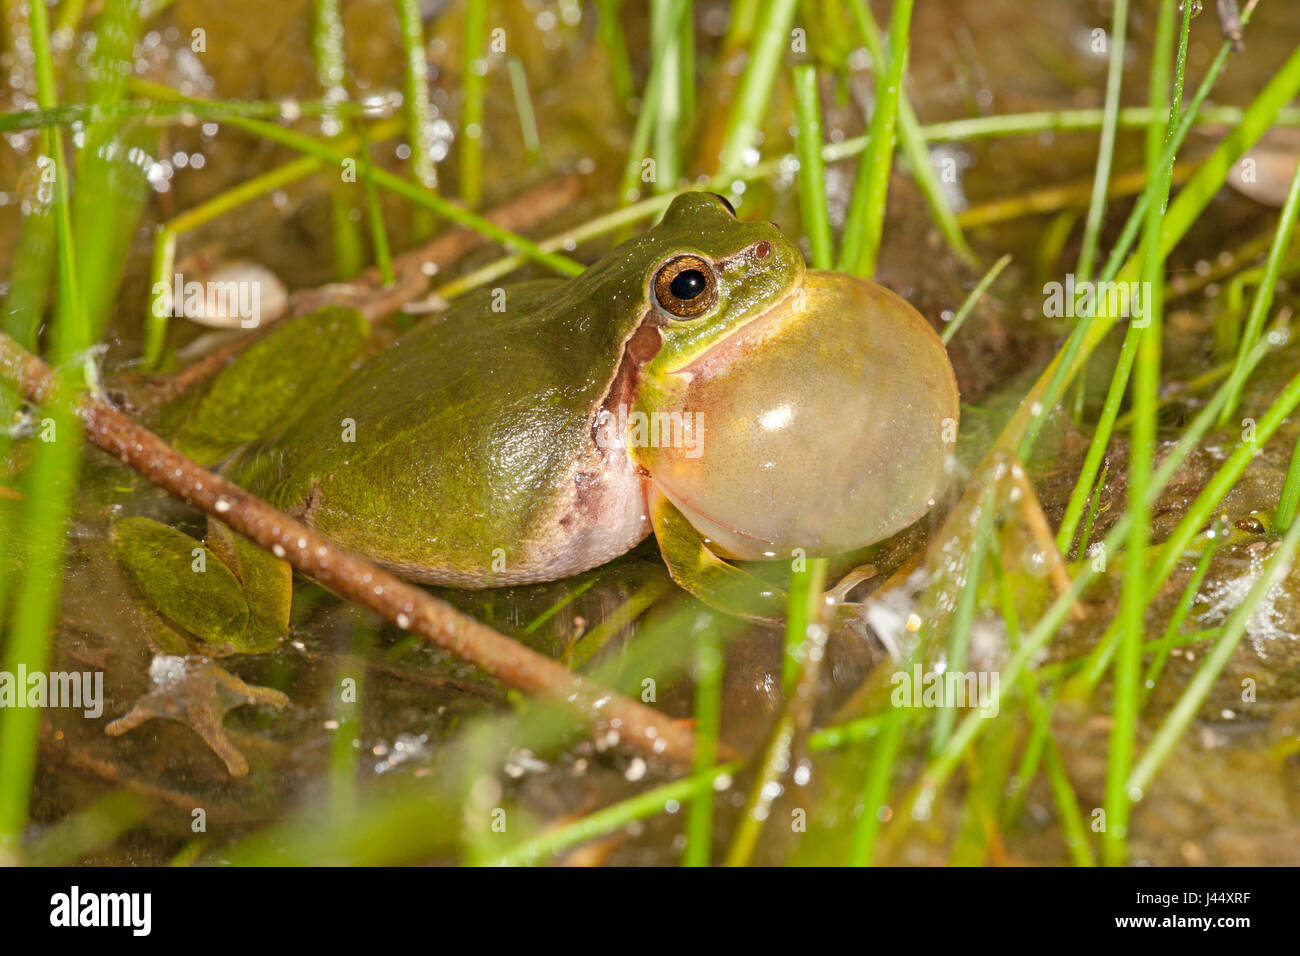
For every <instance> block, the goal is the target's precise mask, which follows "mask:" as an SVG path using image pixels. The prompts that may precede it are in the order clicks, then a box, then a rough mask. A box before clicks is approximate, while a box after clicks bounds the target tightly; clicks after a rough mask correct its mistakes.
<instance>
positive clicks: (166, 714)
mask: <svg viewBox="0 0 1300 956" xmlns="http://www.w3.org/2000/svg"><path fill="white" fill-rule="evenodd" d="M149 676H150V678H151V679H152V681H153V687H152V688H151V689H150V691H149V693H147V694H145V695H144V696H143V697H141V698H140V699H139V700H138V701H136V703H135V706H134V707H132V708H131V710H130V711H129V712H128V713H127V714H126V715H125V716H123V717H119V718H118V719H117V720H115V721H113V722H112V723H111V724H109V725H108V727H107V728H105V733H108V734H109V735H111V736H113V737H119V736H121V735H122V734H124V733H126V732H127V731H128V730H134V729H135V728H136V727H139V726H140V725H141V724H143V723H145V722H146V721H149V720H154V719H155V718H157V719H163V720H179V721H181V722H182V723H185V724H188V725H189V726H190V727H191V728H193V730H194V732H195V733H197V734H198V735H199V736H200V737H202V738H203V740H204V742H205V743H207V745H208V746H209V747H211V748H212V750H213V751H214V752H215V753H216V755H217V756H218V757H220V758H221V760H222V762H223V763H225V765H226V769H227V770H228V771H230V775H231V776H232V777H242V776H244V775H246V774H247V773H248V761H247V760H245V759H244V755H243V754H241V753H240V752H239V751H238V750H237V749H236V748H235V745H234V744H233V743H231V742H230V738H229V737H227V736H226V731H225V728H224V727H223V726H222V721H223V720H224V719H225V716H226V712H227V711H229V710H232V709H233V708H235V707H239V706H241V705H243V704H269V705H270V706H272V707H275V708H277V709H278V708H281V707H284V706H285V705H286V704H287V703H289V698H288V697H287V696H285V695H284V694H282V693H280V691H278V690H271V689H270V688H267V687H256V686H254V685H252V684H248V683H245V682H244V681H242V680H240V679H239V678H238V677H236V676H235V675H233V674H231V673H230V672H229V671H227V670H225V669H224V668H222V667H220V666H218V665H217V664H215V663H214V662H213V661H212V660H210V659H209V658H206V657H174V656H163V655H159V656H157V657H155V658H154V659H153V663H152V664H151V665H150V666H149Z"/></svg>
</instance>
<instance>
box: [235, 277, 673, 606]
mask: <svg viewBox="0 0 1300 956" xmlns="http://www.w3.org/2000/svg"><path fill="white" fill-rule="evenodd" d="M596 278H597V279H598V278H599V277H596ZM588 285H589V284H588ZM601 291H602V292H604V293H605V294H604V295H600V296H594V297H593V296H592V295H591V294H590V289H589V288H587V289H584V288H583V287H582V286H581V285H578V284H576V283H573V282H564V281H559V280H541V281H536V282H529V283H522V284H519V285H516V286H510V287H507V288H506V289H505V290H503V291H500V292H493V291H487V292H483V293H479V294H476V295H474V296H472V297H468V298H467V299H466V300H465V301H463V302H461V303H458V304H457V305H456V306H455V307H454V308H452V309H451V310H449V311H448V313H447V314H446V315H445V316H444V317H442V318H435V319H431V320H428V321H426V322H424V323H423V324H422V325H420V326H418V327H417V328H415V329H414V330H412V331H411V332H409V333H407V334H406V335H404V336H403V337H402V338H401V339H399V340H398V341H397V342H395V343H394V344H393V345H392V346H391V347H389V348H388V349H385V350H384V351H382V352H380V353H378V354H377V355H375V356H373V357H372V358H370V359H369V360H367V361H366V362H365V363H364V364H363V365H362V366H361V367H360V368H359V369H358V370H357V372H356V373H355V374H354V375H353V376H352V377H351V378H350V379H348V380H347V381H346V382H345V383H344V385H343V386H342V387H341V388H340V389H339V390H338V391H337V392H336V394H334V395H333V396H331V397H329V398H328V399H326V400H324V401H323V402H321V403H319V404H318V405H316V406H315V407H314V408H312V409H311V410H309V411H308V412H306V413H305V414H304V415H303V416H302V417H301V418H300V419H298V420H297V421H296V422H295V423H293V424H292V425H290V426H289V427H288V428H287V429H286V430H285V431H284V432H283V433H281V434H280V435H279V436H278V437H276V438H275V439H272V440H271V441H268V442H265V443H262V444H260V445H258V446H256V447H254V448H252V449H249V450H248V451H246V452H245V453H244V454H243V455H242V456H241V457H240V459H238V460H237V461H236V462H234V467H233V468H232V470H231V473H232V474H233V476H234V477H235V478H236V480H238V481H240V482H241V483H242V484H244V485H246V486H247V487H249V488H250V490H252V491H254V492H256V493H259V494H261V495H263V496H265V497H266V498H267V499H268V500H270V501H271V502H272V503H273V504H275V505H276V506H278V507H280V508H282V509H284V510H286V511H289V512H290V513H293V514H297V515H299V516H300V517H302V518H303V520H305V521H306V522H308V523H309V524H310V525H312V526H313V527H314V528H316V529H317V530H318V531H320V532H321V533H322V534H324V535H325V536H326V537H328V538H330V539H331V540H333V541H334V542H336V543H337V544H339V545H341V546H342V547H345V548H348V549H350V550H354V551H357V552H360V553H362V554H365V555H367V556H369V557H371V558H373V559H375V560H377V561H379V562H380V563H383V564H385V565H387V566H389V567H392V568H394V569H395V570H397V571H399V572H400V573H403V574H405V575H407V576H409V577H412V578H415V579H417V580H422V581H427V582H431V583H439V584H450V585H457V586H463V587H481V586H492V585H504V584H515V583H526V582H529V581H539V580H551V579H555V578H560V577H564V576H567V575H570V574H575V573H577V572H579V571H582V570H585V569H587V568H590V567H594V566H596V565H598V564H602V563H604V562H605V561H608V560H610V559H611V558H613V557H615V556H617V555H618V554H621V553H623V552H625V551H626V550H628V549H629V548H631V547H632V546H633V545H634V544H636V543H637V542H638V541H640V540H641V539H642V538H644V537H645V536H646V534H647V533H648V531H649V527H648V524H647V521H646V516H645V513H644V512H645V509H644V504H643V493H642V489H641V480H640V477H639V475H638V474H637V473H636V472H635V469H634V466H633V465H632V464H631V462H630V460H629V459H628V456H627V455H626V454H624V453H623V450H622V449H621V448H614V449H601V448H599V447H597V445H596V443H595V441H594V440H593V420H594V417H595V415H596V414H597V413H598V412H599V409H600V406H601V403H602V402H603V401H604V399H605V396H606V395H607V394H608V392H609V390H610V388H611V386H612V384H613V381H614V378H615V376H616V374H617V371H618V368H619V364H620V359H621V356H622V354H623V349H624V345H625V343H626V341H627V339H628V337H629V336H630V334H631V333H632V332H633V331H634V329H635V326H636V322H637V318H638V316H637V314H636V313H638V312H639V310H638V309H636V308H635V303H634V302H627V303H625V304H624V305H625V306H626V307H624V308H618V307H616V306H618V305H619V304H620V303H618V301H617V300H618V299H619V298H620V297H624V298H627V297H629V296H634V295H635V294H636V290H635V289H623V288H619V287H617V286H616V287H614V288H605V289H603V290H601ZM611 295H612V296H613V300H614V301H613V302H611V298H610V297H611ZM595 302H600V303H603V306H602V308H604V309H609V310H610V311H609V312H606V313H604V314H602V313H601V312H600V310H599V309H597V307H595V306H594V305H593V304H592V303H595ZM611 306H615V307H613V308H611Z"/></svg>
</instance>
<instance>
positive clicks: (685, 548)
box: [647, 488, 787, 624]
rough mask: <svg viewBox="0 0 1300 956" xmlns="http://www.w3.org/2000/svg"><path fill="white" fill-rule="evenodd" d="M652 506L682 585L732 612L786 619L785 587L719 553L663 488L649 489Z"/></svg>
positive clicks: (663, 547)
mask: <svg viewBox="0 0 1300 956" xmlns="http://www.w3.org/2000/svg"><path fill="white" fill-rule="evenodd" d="M647 505H648V507H649V509H650V523H651V524H652V525H653V526H654V531H655V538H656V539H657V540H658V542H659V552H660V553H661V554H662V555H663V558H664V563H665V564H667V565H668V573H669V574H670V575H671V576H672V579H673V580H674V581H676V582H677V585H678V586H679V587H681V588H682V589H683V590H685V591H688V592H690V593H691V594H693V595H695V597H697V598H699V599H700V600H701V601H703V602H704V603H705V604H707V605H709V606H710V607H713V608H717V609H718V610H719V611H723V612H725V613H727V614H733V615H736V616H737V617H744V618H748V619H750V620H753V621H761V622H763V623H766V624H780V623H781V621H782V620H783V618H784V616H785V608H786V601H787V595H786V593H785V592H784V591H783V590H781V589H780V588H778V587H774V586H773V585H771V584H768V583H767V582H766V581H764V580H762V579H761V578H759V577H757V576H755V575H753V574H750V573H749V572H748V571H745V570H743V569H741V568H738V567H736V566H735V565H734V564H730V563H728V562H727V561H724V560H723V559H722V558H720V557H718V556H717V555H716V554H714V553H713V551H711V550H710V549H709V546H708V544H707V543H706V542H705V541H704V540H703V539H702V538H701V537H700V534H699V532H698V531H696V530H695V528H694V527H693V526H692V525H691V523H690V522H689V521H687V520H686V517H685V516H684V515H683V514H682V513H681V512H680V511H678V510H677V507H676V506H675V505H674V504H673V503H672V502H671V501H669V500H668V499H667V498H666V497H664V495H663V493H662V492H660V491H658V490H656V489H653V488H651V489H649V490H648V491H647Z"/></svg>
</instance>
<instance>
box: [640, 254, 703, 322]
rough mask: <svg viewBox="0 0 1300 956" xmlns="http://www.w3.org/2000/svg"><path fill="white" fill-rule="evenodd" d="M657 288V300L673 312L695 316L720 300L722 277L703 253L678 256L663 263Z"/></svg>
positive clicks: (658, 276)
mask: <svg viewBox="0 0 1300 956" xmlns="http://www.w3.org/2000/svg"><path fill="white" fill-rule="evenodd" d="M654 291H655V301H656V302H658V303H659V307H660V308H661V309H663V310H664V311H665V312H667V313H668V314H669V315H674V316H676V317H677V318H679V319H693V318H695V317H696V316H699V315H703V314H704V313H705V312H708V311H709V309H711V308H713V306H714V304H715V303H716V302H717V301H718V280H717V277H716V276H714V274H713V267H712V266H710V265H709V264H708V263H707V262H705V261H704V260H703V259H701V258H700V257H699V256H677V257H676V258H675V259H669V260H668V261H667V262H665V263H664V264H663V265H662V266H660V268H659V272H658V274H657V275H656V276H655V281H654Z"/></svg>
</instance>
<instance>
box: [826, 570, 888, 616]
mask: <svg viewBox="0 0 1300 956" xmlns="http://www.w3.org/2000/svg"><path fill="white" fill-rule="evenodd" d="M878 573H879V572H878V571H877V570H876V566H875V565H874V564H859V565H858V566H857V567H856V568H853V569H852V570H851V571H849V572H848V573H847V574H845V575H844V577H842V578H840V579H839V581H838V582H837V583H836V585H835V586H834V587H833V588H831V589H830V590H829V591H827V592H826V597H827V599H828V600H829V601H830V603H831V604H836V605H838V604H845V605H850V606H856V604H857V602H856V601H850V600H849V594H851V593H852V591H853V589H854V588H856V587H857V586H858V585H859V584H861V583H862V582H864V581H870V580H871V579H872V578H874V577H875V576H876V575H877V574H878Z"/></svg>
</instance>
